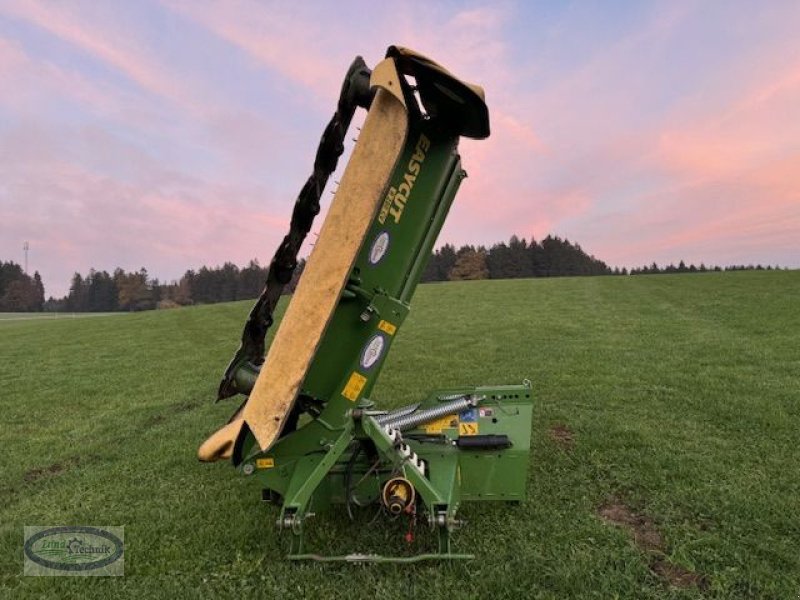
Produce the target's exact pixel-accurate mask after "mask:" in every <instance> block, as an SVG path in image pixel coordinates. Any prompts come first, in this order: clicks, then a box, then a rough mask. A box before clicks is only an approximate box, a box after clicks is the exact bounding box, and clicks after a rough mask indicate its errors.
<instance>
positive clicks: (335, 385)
mask: <svg viewBox="0 0 800 600" xmlns="http://www.w3.org/2000/svg"><path fill="white" fill-rule="evenodd" d="M437 77H438V76H437ZM402 83H403V93H404V94H405V97H406V102H407V104H408V105H409V107H411V109H410V113H409V130H408V136H407V139H406V145H405V148H404V151H403V153H402V155H401V157H400V159H399V160H398V163H397V165H396V167H395V169H394V172H393V174H392V176H391V178H390V180H389V182H388V184H387V191H386V196H385V198H384V199H383V203H382V206H381V208H380V210H379V211H378V214H376V215H375V218H374V221H373V223H372V225H371V227H370V229H369V232H368V234H367V236H366V238H365V241H364V243H363V245H362V247H361V248H360V250H359V252H358V255H357V258H356V261H355V265H354V267H353V269H352V273H351V275H350V278H349V281H348V284H347V286H346V287H345V290H344V292H343V293H342V295H341V298H340V300H339V303H338V305H337V307H336V310H335V312H334V314H333V317H332V319H331V322H330V324H329V326H328V327H327V329H326V331H325V333H324V335H323V337H322V339H321V340H320V343H319V347H318V350H317V353H316V354H315V357H314V360H313V361H312V364H311V367H310V369H309V371H308V373H307V376H306V379H305V381H304V383H303V385H302V390H301V395H302V396H303V397H304V398H306V400H311V404H312V405H314V406H317V407H319V411H318V412H315V413H314V414H312V415H311V416H310V417H306V418H305V421H303V420H302V419H301V421H300V423H301V425H300V426H299V427H298V428H297V430H296V431H291V432H286V433H285V434H284V435H283V436H282V437H280V438H279V439H278V441H277V442H276V443H275V444H273V446H272V447H270V448H269V449H268V450H267V451H266V452H262V451H261V450H260V449H259V448H258V445H257V444H255V441H254V439H253V438H252V436H250V435H248V437H247V439H245V441H244V444H243V445H242V446H241V447H239V448H237V449H236V451H235V454H234V458H235V460H238V461H240V462H239V465H238V467H239V469H240V470H241V472H242V473H243V474H245V475H248V476H253V477H255V478H256V479H257V480H258V481H259V484H260V485H261V486H262V487H263V488H264V489H265V490H268V491H269V494H270V496H271V497H277V498H280V500H281V505H282V508H281V512H280V517H279V519H278V525H279V527H281V528H282V529H286V530H288V531H289V532H290V533H291V536H290V545H291V548H290V554H289V558H291V559H295V560H306V559H308V560H320V561H329V560H343V561H351V562H366V561H370V562H415V561H420V560H429V559H432V558H437V559H464V558H471V555H467V554H455V553H453V552H452V551H451V542H450V533H451V532H452V531H453V530H455V529H457V528H458V527H460V526H461V523H460V522H459V520H458V518H457V511H458V508H459V506H460V505H461V503H462V502H464V501H496V500H504V501H513V502H521V501H523V500H524V499H525V494H526V489H527V471H528V462H529V451H530V426H531V418H532V402H533V400H532V397H531V387H530V384H529V383H528V382H524V383H523V384H521V385H512V386H486V387H465V388H460V389H449V390H441V391H438V392H433V393H431V394H429V395H428V397H426V398H425V399H423V400H422V401H421V402H420V403H419V406H418V407H416V408H414V410H413V411H412V414H413V415H416V416H419V415H422V416H426V415H430V414H431V413H430V411H431V410H432V409H441V407H442V406H448V404H447V403H448V402H452V401H453V399H454V398H462V399H464V400H465V402H467V401H468V402H469V403H471V405H470V406H469V407H467V408H465V409H463V410H460V411H457V412H452V413H449V414H446V415H443V416H439V417H438V418H435V419H430V420H427V421H425V422H422V423H419V424H417V425H415V426H414V428H412V429H408V430H404V431H402V432H400V431H399V430H397V429H394V428H392V427H390V426H387V425H381V424H380V423H379V422H378V419H379V417H380V413H379V412H376V411H375V410H369V409H368V408H367V407H369V406H371V405H372V403H371V402H368V400H373V401H376V402H375V407H376V408H380V404H381V403H380V402H377V400H378V399H376V398H372V390H373V388H374V385H375V383H376V381H377V378H378V375H379V373H380V371H381V369H382V367H383V365H384V362H385V360H386V356H387V354H388V352H389V350H390V348H391V345H392V343H393V341H394V339H395V337H396V336H397V335H398V333H399V330H400V328H401V326H402V325H403V322H404V321H405V319H406V317H407V315H408V313H409V310H410V301H411V298H412V296H413V294H414V290H415V288H416V286H417V283H418V281H419V278H420V276H421V274H422V271H423V270H424V268H425V264H426V261H427V259H428V257H429V256H430V253H431V250H432V248H433V245H434V243H435V241H436V238H437V236H438V234H439V231H440V230H441V227H442V225H443V224H444V221H445V219H446V217H447V214H448V212H449V210H450V206H451V204H452V202H453V200H454V198H455V195H456V193H457V191H458V188H459V186H460V184H461V181H462V180H463V178H464V177H465V176H466V173H465V172H464V171H463V169H462V167H461V159H460V156H459V154H458V151H457V148H458V139H459V136H458V134H457V133H455V131H457V129H454V127H453V126H452V123H449V122H447V121H446V120H445V119H443V118H439V119H437V118H424V117H423V115H422V114H421V113H420V112H419V111H418V110H416V108H414V107H416V100H415V99H414V96H413V93H412V90H411V88H410V87H409V86H408V84H407V83H405V81H403V82H402ZM444 125H447V126H444ZM486 132H487V134H488V124H487V129H486ZM465 351H467V350H465ZM256 376H257V372H255V371H253V370H252V369H251V370H250V371H246V372H245V371H242V372H239V373H236V378H237V385H241V386H242V388H241V389H244V388H247V389H249V388H250V387H252V382H253V381H254V380H255V377H256ZM397 476H400V477H404V478H405V479H407V480H408V481H409V482H410V483H411V484H412V485H413V487H414V489H415V490H416V495H417V498H418V501H417V503H416V504H415V505H413V506H412V507H410V510H411V511H412V515H413V517H414V518H416V515H417V512H416V511H417V510H418V511H419V513H420V514H423V513H424V518H425V520H426V522H427V523H428V525H429V526H430V527H431V528H434V529H435V530H436V531H437V534H438V535H437V537H438V543H439V547H438V553H422V554H418V555H417V556H413V557H387V556H383V555H377V554H350V555H345V556H334V557H325V556H320V555H318V554H314V553H308V552H306V551H305V549H304V538H303V529H304V527H305V523H306V517H307V516H308V515H309V514H310V513H312V512H314V513H316V512H319V511H324V510H325V509H327V508H329V507H331V506H332V505H336V504H344V505H346V506H347V508H348V511H349V510H350V508H351V505H353V504H363V503H365V502H376V501H378V498H379V497H380V493H381V489H382V486H383V485H384V484H385V482H386V481H388V480H389V479H390V478H392V477H397Z"/></svg>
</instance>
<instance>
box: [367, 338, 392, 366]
mask: <svg viewBox="0 0 800 600" xmlns="http://www.w3.org/2000/svg"><path fill="white" fill-rule="evenodd" d="M385 343H386V340H385V338H384V337H383V336H382V335H381V334H377V335H374V336H373V337H372V338H371V339H370V341H369V342H367V345H366V347H365V348H364V352H362V353H361V367H362V368H364V369H371V368H372V366H373V365H374V364H375V363H376V362H378V359H379V358H380V357H381V354H383V346H384V344H385Z"/></svg>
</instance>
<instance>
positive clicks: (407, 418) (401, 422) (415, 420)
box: [381, 395, 480, 431]
mask: <svg viewBox="0 0 800 600" xmlns="http://www.w3.org/2000/svg"><path fill="white" fill-rule="evenodd" d="M479 401H480V399H479V398H477V397H475V396H463V395H462V396H460V398H459V399H458V400H452V401H450V402H446V403H445V404H442V405H441V406H437V407H436V408H429V409H427V410H422V411H420V412H415V413H412V414H409V415H404V416H401V417H398V418H396V419H391V420H387V421H384V422H383V423H381V425H383V426H386V427H390V428H392V429H399V430H401V431H402V430H404V429H411V428H412V427H416V426H417V425H422V424H423V423H428V422H429V421H435V420H436V419H438V418H439V417H444V416H447V415H452V414H455V413H458V412H461V411H462V410H464V409H467V408H472V407H473V406H475V405H476V404H478V402H479Z"/></svg>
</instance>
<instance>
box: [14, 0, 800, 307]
mask: <svg viewBox="0 0 800 600" xmlns="http://www.w3.org/2000/svg"><path fill="white" fill-rule="evenodd" d="M798 31H800V2H797V1H796V0H789V1H786V2H781V1H778V0H775V1H771V2H764V3H758V2H752V1H747V2H739V1H735V0H734V1H731V0H726V1H719V2H713V1H702V2H682V1H664V2H617V1H613V0H612V1H608V0H604V1H602V2H601V1H598V2H562V1H551V2H533V1H523V0H520V1H518V2H514V1H499V2H486V1H484V2H481V1H474V2H473V1H455V0H453V1H444V2H436V1H433V0H427V1H425V2H418V1H416V0H406V1H405V2H403V3H401V4H400V5H398V4H397V3H390V2H386V3H377V2H372V1H371V2H348V1H344V0H342V1H339V2H325V3H314V2H297V1H296V0H293V1H291V2H252V1H249V0H242V1H238V0H232V1H226V2H202V1H195V0H187V1H182V0H158V1H156V0H141V1H137V2H124V1H122V0H119V1H116V2H112V1H108V2H94V1H89V0H86V1H72V0H61V1H59V2H47V3H45V2H41V3H40V2H35V1H15V0H0V90H1V91H0V260H6V261H7V260H13V261H15V262H17V263H20V264H21V263H22V262H23V256H24V255H23V250H22V248H23V244H24V242H26V241H27V242H28V243H29V245H30V252H29V271H30V272H31V273H32V272H33V271H34V270H38V271H39V272H40V273H41V274H42V277H43V279H44V283H45V287H46V293H47V295H54V296H61V295H63V294H65V293H66V292H67V290H68V286H69V281H70V278H71V275H72V274H73V273H74V272H76V271H79V272H81V273H86V272H88V270H89V269H90V268H92V267H93V268H95V269H97V270H103V269H105V270H109V271H111V270H113V269H114V268H115V267H118V266H119V267H122V268H124V269H126V270H138V269H139V268H141V267H146V268H147V269H148V271H149V273H150V274H151V276H153V277H158V278H159V279H160V280H162V281H170V280H173V279H176V278H179V277H180V276H181V275H182V274H183V273H184V272H185V271H186V270H187V269H189V268H198V267H200V266H202V265H209V266H213V265H219V264H222V263H224V262H226V261H232V262H234V263H236V264H238V265H240V266H242V265H244V264H246V263H247V262H248V261H249V260H250V259H252V258H257V259H258V260H259V261H260V262H261V264H268V262H269V259H270V257H271V256H272V253H273V252H274V250H275V247H276V246H277V244H278V243H279V241H280V239H281V238H282V237H283V235H284V234H285V232H286V229H287V227H288V221H289V216H290V213H291V208H292V205H293V202H294V199H295V197H296V195H297V193H298V191H299V189H300V187H301V186H302V184H303V183H304V181H305V179H306V177H307V176H308V175H309V173H310V168H311V164H312V162H313V157H314V152H315V150H316V146H317V143H318V140H319V136H320V134H321V132H322V129H323V128H324V126H325V124H326V123H327V121H328V119H329V118H330V116H331V114H332V113H333V110H334V108H335V102H336V98H337V96H338V93H339V87H340V82H341V79H342V77H343V75H344V72H345V71H346V69H347V67H348V65H349V64H350V62H351V61H352V59H353V58H354V56H356V55H361V56H363V57H364V58H365V60H366V61H367V63H368V64H369V65H371V66H374V65H375V64H376V63H377V62H379V61H380V60H381V59H382V58H383V56H384V53H385V51H386V47H387V46H389V45H392V44H397V45H403V46H407V47H411V48H414V49H415V50H417V51H419V52H421V53H423V54H426V55H428V56H430V57H431V58H433V59H435V60H436V61H438V62H440V63H442V64H443V65H445V66H446V67H447V68H448V69H450V70H451V71H453V72H454V73H455V74H456V75H458V76H459V77H461V78H462V79H466V80H468V81H472V82H475V83H478V84H480V85H482V86H483V87H484V88H485V90H486V97H487V103H488V105H489V111H490V119H491V127H492V135H491V137H489V138H488V139H487V140H481V141H477V140H463V141H462V143H461V145H460V151H461V154H462V160H463V163H464V167H465V168H466V170H467V172H468V173H469V177H468V179H467V180H466V181H465V182H464V184H463V185H462V187H461V191H460V192H459V195H458V197H457V198H456V202H455V204H454V206H453V209H452V211H451V214H450V217H449V219H448V221H447V223H446V225H445V228H444V230H443V231H442V234H441V236H440V238H439V244H442V243H445V242H449V243H454V244H456V245H462V244H476V245H477V244H486V245H490V244H492V243H494V242H498V241H503V240H507V239H508V238H509V237H510V236H511V235H512V234H516V235H518V236H520V237H525V238H527V239H530V238H531V237H534V238H535V239H537V240H540V239H542V238H543V237H545V236H546V235H548V234H553V235H559V236H561V237H565V238H567V239H569V240H571V241H575V242H578V243H579V244H580V245H581V246H582V247H583V248H584V250H586V251H587V252H589V253H591V254H593V255H595V256H596V257H598V258H600V259H602V260H604V261H606V262H607V263H608V264H610V265H612V266H620V267H622V266H628V267H631V266H640V265H643V264H649V263H651V262H653V261H656V262H658V263H659V264H668V263H670V262H674V263H676V264H677V262H678V261H680V260H684V261H686V263H687V264H688V263H690V262H693V263H696V264H699V263H701V262H704V263H705V264H707V265H709V264H720V265H723V266H724V265H727V264H740V263H745V264H747V263H753V264H756V263H761V264H764V265H766V264H772V265H775V264H778V265H781V266H788V267H794V268H797V267H800V35H798ZM362 118H363V117H362ZM335 178H338V177H335ZM326 197H327V198H330V197H331V196H330V195H328V194H326ZM321 222H322V221H321V219H319V220H318V221H317V222H316V223H315V226H314V230H315V231H318V230H319V226H320V225H321Z"/></svg>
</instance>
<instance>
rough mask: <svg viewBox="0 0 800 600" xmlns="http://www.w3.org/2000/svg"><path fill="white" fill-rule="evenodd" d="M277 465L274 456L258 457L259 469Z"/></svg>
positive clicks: (257, 465)
mask: <svg viewBox="0 0 800 600" xmlns="http://www.w3.org/2000/svg"><path fill="white" fill-rule="evenodd" d="M274 466H275V459H274V458H257V459H256V468H257V469H271V468H272V467H274Z"/></svg>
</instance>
